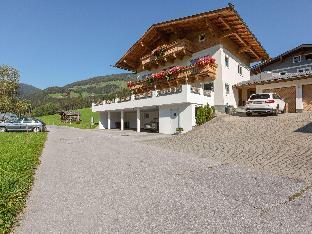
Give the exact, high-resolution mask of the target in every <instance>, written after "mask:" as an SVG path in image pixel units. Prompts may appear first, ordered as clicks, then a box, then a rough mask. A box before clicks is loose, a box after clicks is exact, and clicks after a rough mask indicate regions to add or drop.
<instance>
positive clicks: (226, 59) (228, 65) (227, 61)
mask: <svg viewBox="0 0 312 234" xmlns="http://www.w3.org/2000/svg"><path fill="white" fill-rule="evenodd" d="M229 60H230V59H229V56H225V59H224V61H225V66H226V67H230V61H229Z"/></svg>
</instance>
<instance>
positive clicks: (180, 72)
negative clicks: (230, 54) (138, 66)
mask: <svg viewBox="0 0 312 234" xmlns="http://www.w3.org/2000/svg"><path fill="white" fill-rule="evenodd" d="M216 68H217V64H216V63H215V60H214V59H213V58H212V57H210V56H204V57H202V58H199V59H197V60H196V61H194V62H193V64H192V65H190V66H175V67H171V68H169V69H166V70H163V71H160V72H158V73H154V74H152V75H150V76H148V77H146V78H145V79H144V80H140V81H137V82H131V83H130V82H129V83H128V88H129V89H131V90H132V91H133V93H134V94H138V93H146V92H149V91H151V90H162V89H166V88H170V87H178V86H180V85H181V84H186V83H189V84H191V83H199V82H205V81H208V80H214V79H215V78H216Z"/></svg>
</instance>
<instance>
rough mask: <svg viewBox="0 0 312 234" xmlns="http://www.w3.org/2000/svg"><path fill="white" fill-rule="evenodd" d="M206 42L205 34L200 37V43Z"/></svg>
mask: <svg viewBox="0 0 312 234" xmlns="http://www.w3.org/2000/svg"><path fill="white" fill-rule="evenodd" d="M205 40H206V34H205V33H202V34H200V35H199V37H198V41H199V42H203V41H205Z"/></svg>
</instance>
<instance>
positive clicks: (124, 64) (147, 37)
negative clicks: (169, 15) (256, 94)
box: [115, 4, 269, 71]
mask: <svg viewBox="0 0 312 234" xmlns="http://www.w3.org/2000/svg"><path fill="white" fill-rule="evenodd" d="M205 28H206V29H208V28H210V29H212V30H213V31H216V30H218V31H219V33H223V34H226V33H229V35H228V37H229V38H231V39H232V40H233V41H234V42H235V43H236V44H238V45H239V46H240V47H241V48H244V51H243V52H246V53H248V54H249V55H250V57H251V58H253V59H252V60H253V61H260V60H263V59H268V58H269V55H268V54H267V52H266V51H265V49H264V48H263V47H262V45H261V44H260V42H259V41H258V40H257V38H256V37H255V35H254V34H253V33H252V32H251V31H250V30H249V28H248V26H247V25H246V23H245V22H244V21H243V20H242V18H241V17H240V16H239V14H238V13H237V12H236V10H235V9H234V6H233V5H231V4H229V6H228V7H225V8H220V9H217V10H213V11H209V12H204V13H200V14H196V15H191V16H187V17H183V18H178V19H174V20H169V21H165V22H162V23H157V24H153V25H152V26H151V27H150V28H149V29H148V30H147V31H146V32H145V33H144V35H143V36H142V37H141V38H140V39H139V40H138V41H137V42H136V43H135V44H134V45H133V46H132V47H131V48H130V49H129V50H128V51H127V52H126V54H125V55H123V57H122V58H121V59H119V61H118V62H117V63H116V64H115V66H116V67H118V68H122V69H126V70H131V71H135V69H136V67H137V65H138V62H139V60H140V58H141V57H142V56H143V55H144V54H146V53H148V51H150V47H153V46H155V44H156V43H157V41H159V39H160V38H162V37H163V36H168V35H170V34H171V33H173V32H175V31H186V30H189V31H190V30H193V31H194V30H199V31H200V30H203V29H205ZM153 49H154V48H153Z"/></svg>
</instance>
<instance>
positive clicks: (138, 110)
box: [137, 108, 141, 132]
mask: <svg viewBox="0 0 312 234" xmlns="http://www.w3.org/2000/svg"><path fill="white" fill-rule="evenodd" d="M140 131H141V110H140V108H138V109H137V132H140Z"/></svg>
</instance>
